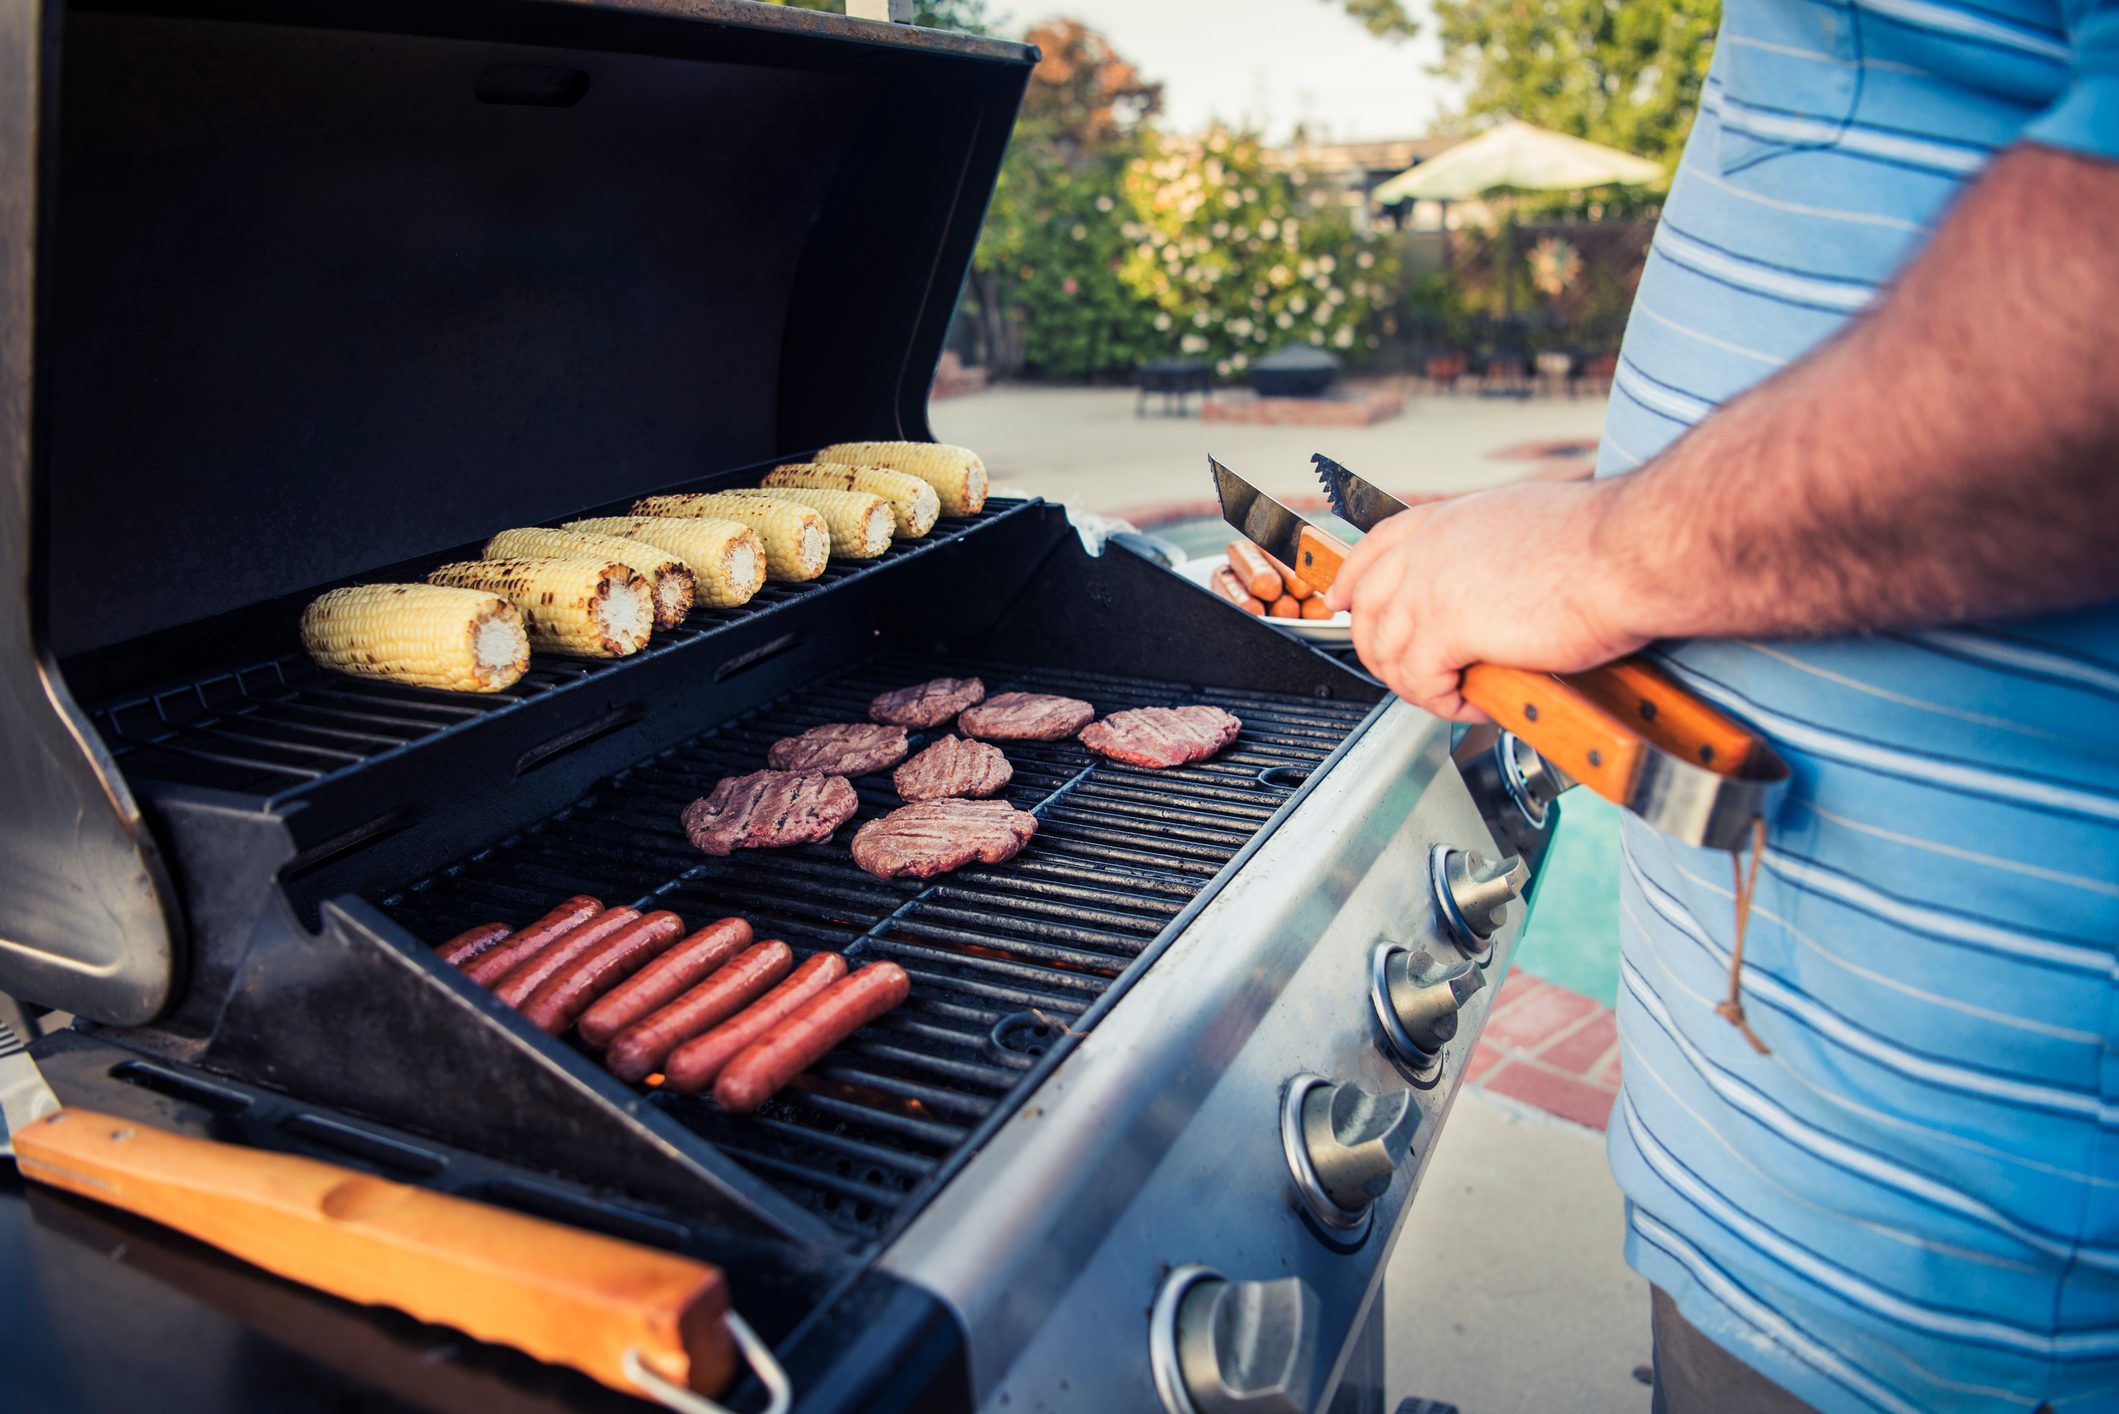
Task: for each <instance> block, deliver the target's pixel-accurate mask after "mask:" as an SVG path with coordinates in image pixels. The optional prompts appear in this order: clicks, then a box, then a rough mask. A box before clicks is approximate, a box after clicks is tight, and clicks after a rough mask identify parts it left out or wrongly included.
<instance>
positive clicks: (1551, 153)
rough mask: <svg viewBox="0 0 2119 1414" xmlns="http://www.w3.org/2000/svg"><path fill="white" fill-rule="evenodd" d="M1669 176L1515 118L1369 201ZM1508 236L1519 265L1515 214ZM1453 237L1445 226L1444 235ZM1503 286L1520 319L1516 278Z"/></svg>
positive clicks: (1634, 182)
mask: <svg viewBox="0 0 2119 1414" xmlns="http://www.w3.org/2000/svg"><path fill="white" fill-rule="evenodd" d="M1662 179H1663V167H1662V164H1661V163H1659V162H1651V161H1649V160H1648V159H1647V158H1645V157H1635V156H1634V155H1633V154H1632V153H1629V152H1621V151H1619V150H1618V149H1617V148H1616V147H1606V146H1604V144H1602V143H1600V142H1590V141H1589V140H1587V139H1586V138H1579V137H1569V136H1568V135H1567V134H1565V133H1556V132H1553V131H1552V130H1551V129H1549V128H1541V127H1538V126H1536V125H1535V124H1532V123H1526V122H1523V121H1522V120H1521V119H1517V118H1510V119H1509V120H1508V121H1506V122H1504V123H1501V124H1499V125H1497V126H1495V127H1492V128H1488V129H1487V130H1486V131H1485V132H1483V133H1481V134H1479V135H1478V136H1477V137H1475V138H1471V139H1469V140H1467V141H1464V142H1460V143H1458V144H1457V145H1456V146H1455V147H1453V148H1451V149H1449V151H1447V152H1445V153H1443V154H1442V155H1441V156H1440V157H1436V158H1433V159H1431V160H1430V161H1426V162H1422V163H1420V164H1419V165H1418V166H1415V167H1408V168H1406V169H1405V170H1404V171H1403V172H1400V173H1399V174H1398V175H1397V176H1395V177H1392V178H1391V179H1390V180H1389V181H1387V182H1385V183H1383V184H1382V185H1381V186H1379V187H1377V188H1376V189H1375V190H1374V191H1373V192H1371V193H1370V199H1371V200H1373V201H1375V202H1376V203H1377V204H1378V205H1379V206H1389V205H1391V204H1392V203H1394V202H1400V201H1414V200H1419V199H1422V198H1425V199H1428V200H1432V201H1463V200H1465V199H1466V198H1469V197H1477V196H1485V195H1487V194H1488V193H1490V192H1511V191H1581V190H1583V189H1585V188H1588V187H1607V186H1643V185H1646V184H1647V183H1650V182H1659V181H1661V180H1662ZM1506 234H1507V240H1506V242H1505V244H1504V245H1503V248H1502V259H1503V261H1504V262H1505V266H1506V268H1507V269H1509V270H1512V269H1513V267H1514V265H1515V251H1516V223H1515V220H1514V218H1513V217H1511V218H1510V220H1509V222H1508V229H1507V233H1506ZM1448 239H1449V232H1448V230H1447V227H1446V226H1445V229H1444V231H1443V240H1444V241H1445V242H1447V241H1448ZM1448 259H1449V247H1448V246H1447V244H1445V245H1444V247H1443V261H1444V263H1445V264H1447V263H1448ZM1501 289H1502V303H1503V312H1504V315H1505V316H1506V317H1509V318H1513V317H1514V315H1515V310H1516V282H1515V280H1514V278H1513V277H1512V276H1511V275H1508V274H1506V273H1504V275H1503V277H1502V281H1501Z"/></svg>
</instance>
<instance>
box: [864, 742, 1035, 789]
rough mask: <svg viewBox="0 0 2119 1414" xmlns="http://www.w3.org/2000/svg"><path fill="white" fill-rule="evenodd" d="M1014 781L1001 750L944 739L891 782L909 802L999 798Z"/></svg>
mask: <svg viewBox="0 0 2119 1414" xmlns="http://www.w3.org/2000/svg"><path fill="white" fill-rule="evenodd" d="M1014 777H1015V768H1014V767H1013V766H1011V765H1009V764H1008V758H1007V757H1006V756H1003V755H1002V754H1001V749H1000V748H999V747H997V746H988V745H987V744H986V743H985V742H983V741H966V740H964V738H962V737H960V736H945V737H943V738H942V739H941V740H940V741H938V742H936V743H935V744H934V745H932V746H930V747H928V748H927V749H926V750H925V751H923V752H921V753H920V754H919V755H917V756H915V757H913V758H912V759H911V760H910V761H907V762H906V763H905V764H904V765H902V766H900V767H898V769H897V770H896V771H894V772H892V773H891V777H890V781H891V784H892V785H895V786H896V787H897V788H898V794H899V795H900V796H902V797H904V798H905V799H906V800H943V799H946V798H948V797H950V796H987V795H999V794H1000V793H1001V792H1002V791H1003V790H1005V789H1007V787H1008V782H1009V781H1010V780H1012V779H1014Z"/></svg>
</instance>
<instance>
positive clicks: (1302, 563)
mask: <svg viewBox="0 0 2119 1414" xmlns="http://www.w3.org/2000/svg"><path fill="white" fill-rule="evenodd" d="M1346 555H1347V549H1346V546H1344V545H1342V544H1340V543H1339V542H1338V541H1337V540H1334V539H1333V538H1332V537H1331V536H1329V535H1326V534H1325V533H1324V532H1323V531H1321V530H1318V529H1317V528H1316V527H1314V526H1308V525H1306V526H1304V527H1303V528H1302V533H1301V535H1300V536H1299V537H1298V538H1297V539H1296V541H1295V564H1294V570H1295V573H1296V574H1298V575H1300V576H1302V578H1303V581H1304V582H1305V583H1307V584H1309V585H1311V586H1313V587H1314V588H1316V589H1318V590H1319V591H1322V590H1326V589H1330V588H1331V587H1332V581H1333V580H1335V579H1337V578H1339V567H1340V566H1341V565H1344V564H1345V563H1346Z"/></svg>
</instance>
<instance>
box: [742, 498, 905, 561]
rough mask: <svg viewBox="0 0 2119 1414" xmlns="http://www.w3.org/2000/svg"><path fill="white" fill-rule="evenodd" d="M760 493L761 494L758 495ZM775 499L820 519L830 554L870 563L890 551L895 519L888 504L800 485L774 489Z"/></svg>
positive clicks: (896, 522) (884, 501)
mask: <svg viewBox="0 0 2119 1414" xmlns="http://www.w3.org/2000/svg"><path fill="white" fill-rule="evenodd" d="M760 494H764V493H760ZM771 495H772V497H773V498H774V499H775V500H782V501H795V502H798V503H799V504H801V505H805V506H808V507H809V508H810V509H811V510H813V511H815V512H816V513H817V514H818V515H820V516H823V517H824V524H825V526H826V527H827V528H828V529H829V530H830V531H831V552H832V553H833V554H834V555H841V556H844V557H845V558H847V559H849V560H872V559H874V558H876V557H877V556H878V555H880V554H882V553H883V552H884V551H885V550H888V549H889V548H890V536H891V533H892V532H893V531H895V530H896V529H897V528H898V518H897V515H896V513H895V512H893V511H892V510H891V509H890V502H888V501H886V500H884V499H883V498H882V497H881V496H874V495H870V494H869V493H868V492H866V491H817V490H812V489H810V488H808V487H803V486H775V487H773V488H772V490H771Z"/></svg>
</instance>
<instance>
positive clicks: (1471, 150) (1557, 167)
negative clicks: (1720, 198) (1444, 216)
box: [1371, 118, 1663, 206]
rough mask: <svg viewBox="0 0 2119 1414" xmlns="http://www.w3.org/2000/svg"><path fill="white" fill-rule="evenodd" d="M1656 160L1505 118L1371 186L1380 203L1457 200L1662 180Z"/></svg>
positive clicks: (1385, 204)
mask: <svg viewBox="0 0 2119 1414" xmlns="http://www.w3.org/2000/svg"><path fill="white" fill-rule="evenodd" d="M1662 177H1663V167H1662V164H1661V163H1658V162H1651V161H1649V160H1648V159H1647V158H1645V157H1635V156H1634V155H1632V154H1631V153H1627V152H1621V151H1619V150H1618V149H1617V148H1616V147H1606V146H1604V144H1602V143H1600V142H1590V141H1588V140H1586V139H1584V138H1578V137H1569V136H1568V135H1567V134H1565V133H1556V132H1553V131H1551V130H1550V129H1548V128H1540V127H1536V126H1534V125H1532V124H1530V123H1526V122H1522V121H1521V120H1519V119H1515V118H1510V119H1509V120H1508V121H1507V122H1505V123H1502V124H1500V125H1499V126H1497V127H1492V128H1489V129H1487V130H1486V131H1485V132H1483V133H1481V134H1479V135H1478V136H1477V137H1475V138H1471V139H1468V140H1467V141H1464V142H1460V143H1458V144H1457V145H1456V146H1455V147H1453V148H1451V149H1449V151H1447V152H1445V153H1443V154H1442V155H1441V156H1440V157H1437V158H1434V159H1432V160H1431V161H1427V162H1422V163H1421V164H1419V165H1418V166H1417V167H1408V168H1406V170H1404V171H1403V172H1400V173H1399V174H1398V175H1397V176H1395V177H1392V178H1391V179H1390V180H1389V181H1387V182H1385V183H1384V184H1383V185H1381V186H1379V187H1377V188H1376V190H1375V191H1374V192H1373V193H1371V196H1372V198H1373V199H1374V200H1375V201H1376V202H1377V203H1378V204H1379V205H1383V206H1389V205H1391V204H1392V203H1393V202H1399V201H1410V200H1415V199H1418V198H1423V197H1424V198H1428V199H1430V200H1435V201H1462V200H1464V199H1465V198H1467V197H1474V196H1484V195H1485V194H1486V193H1488V192H1497V191H1580V190H1582V189H1584V188H1586V187H1605V186H1641V185H1644V184H1646V183H1649V182H1656V181H1661V180H1662Z"/></svg>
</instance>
